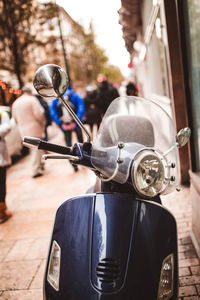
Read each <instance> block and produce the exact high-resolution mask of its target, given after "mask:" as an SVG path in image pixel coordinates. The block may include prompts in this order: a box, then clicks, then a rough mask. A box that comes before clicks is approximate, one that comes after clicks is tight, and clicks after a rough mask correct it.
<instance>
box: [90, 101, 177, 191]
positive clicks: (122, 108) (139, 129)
mask: <svg viewBox="0 0 200 300" xmlns="http://www.w3.org/2000/svg"><path fill="white" fill-rule="evenodd" d="M119 142H122V143H124V148H123V150H122V151H121V157H122V159H123V160H125V161H126V163H123V164H122V166H121V168H119V172H118V174H117V175H116V177H115V179H116V181H117V182H120V183H125V182H126V180H127V178H128V176H129V169H130V164H131V161H132V160H133V159H134V157H135V155H136V153H137V152H138V151H140V150H141V149H153V150H155V151H157V152H158V153H160V154H161V155H163V156H164V158H165V159H166V161H167V163H170V164H172V163H173V165H175V167H174V168H173V170H172V173H171V172H170V176H173V177H174V181H173V182H171V183H170V184H169V186H168V189H167V190H168V192H170V190H172V189H174V188H175V187H176V186H177V185H178V184H179V160H178V150H177V147H176V146H175V145H176V137H175V130H174V125H173V121H172V119H171V118H170V116H169V115H168V114H167V112H166V111H165V110H164V109H163V108H162V107H161V106H160V105H158V104H157V103H155V102H154V101H151V100H147V99H144V98H140V97H133V96H123V97H119V98H117V99H115V100H114V101H113V102H112V103H111V104H110V106H109V107H108V109H107V111H106V113H105V115H104V118H103V120H102V123H101V126H100V128H99V131H98V133H97V136H96V139H95V140H94V143H93V152H92V164H93V166H94V167H95V168H97V169H98V170H100V172H102V174H104V175H106V176H108V177H109V176H111V174H113V172H114V169H115V166H116V160H117V159H118V151H117V150H118V144H119ZM169 150H170V151H169ZM168 192H166V193H168Z"/></svg>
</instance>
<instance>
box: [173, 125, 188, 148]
mask: <svg viewBox="0 0 200 300" xmlns="http://www.w3.org/2000/svg"><path fill="white" fill-rule="evenodd" d="M190 135H191V130H190V128H189V127H185V128H183V129H181V130H180V131H179V132H178V133H177V135H176V142H177V147H179V148H180V147H183V146H184V145H185V144H186V143H187V142H188V140H189V138H190Z"/></svg>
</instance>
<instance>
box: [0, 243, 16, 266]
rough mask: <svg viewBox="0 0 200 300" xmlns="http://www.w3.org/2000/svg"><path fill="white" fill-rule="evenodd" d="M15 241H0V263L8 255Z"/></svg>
mask: <svg viewBox="0 0 200 300" xmlns="http://www.w3.org/2000/svg"><path fill="white" fill-rule="evenodd" d="M15 242H16V241H0V249H1V251H0V262H1V261H2V260H3V259H4V258H5V257H6V256H7V255H8V253H9V251H10V250H11V248H12V247H13V246H14V244H15Z"/></svg>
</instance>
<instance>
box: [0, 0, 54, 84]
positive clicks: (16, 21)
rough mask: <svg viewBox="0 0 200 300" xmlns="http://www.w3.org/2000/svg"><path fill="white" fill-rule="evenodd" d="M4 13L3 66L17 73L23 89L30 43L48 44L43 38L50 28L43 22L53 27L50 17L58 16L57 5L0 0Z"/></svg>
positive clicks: (0, 23) (0, 42)
mask: <svg viewBox="0 0 200 300" xmlns="http://www.w3.org/2000/svg"><path fill="white" fill-rule="evenodd" d="M0 15H1V18H0V69H3V70H8V71H9V72H11V73H13V74H15V75H16V77H17V79H18V82H19V87H20V88H21V87H22V86H23V81H24V75H25V74H26V69H27V65H28V63H29V61H28V58H29V51H30V46H33V45H35V46H39V45H40V46H42V45H44V44H45V43H47V40H46V39H42V38H41V36H42V31H43V30H44V29H46V28H45V27H44V26H43V25H44V24H45V22H46V24H47V26H52V24H51V23H50V20H51V17H52V18H53V17H54V16H55V4H54V3H52V2H48V3H43V4H41V3H40V4H39V3H38V2H37V1H34V0H0ZM38 32H39V34H38ZM38 37H39V38H38ZM48 38H52V37H48Z"/></svg>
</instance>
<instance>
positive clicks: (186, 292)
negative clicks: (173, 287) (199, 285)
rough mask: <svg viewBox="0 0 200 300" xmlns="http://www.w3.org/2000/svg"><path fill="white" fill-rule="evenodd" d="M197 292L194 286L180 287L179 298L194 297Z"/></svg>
mask: <svg viewBox="0 0 200 300" xmlns="http://www.w3.org/2000/svg"><path fill="white" fill-rule="evenodd" d="M196 295H197V290H196V288H195V286H182V287H180V288H179V296H181V297H184V296H196Z"/></svg>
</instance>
